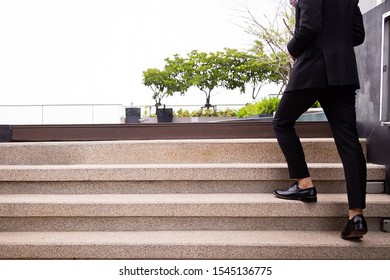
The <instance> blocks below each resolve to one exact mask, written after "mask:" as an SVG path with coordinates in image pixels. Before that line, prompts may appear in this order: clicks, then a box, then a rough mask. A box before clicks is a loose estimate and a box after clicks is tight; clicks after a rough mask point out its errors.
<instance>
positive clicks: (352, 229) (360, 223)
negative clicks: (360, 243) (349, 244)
mask: <svg viewBox="0 0 390 280" xmlns="http://www.w3.org/2000/svg"><path fill="white" fill-rule="evenodd" d="M366 233H367V223H366V220H365V219H364V217H363V215H361V214H358V215H356V216H355V217H353V218H352V219H351V220H348V223H347V225H346V226H345V228H344V229H343V231H342V232H341V238H342V239H352V240H353V239H360V238H362V237H363V235H365V234H366Z"/></svg>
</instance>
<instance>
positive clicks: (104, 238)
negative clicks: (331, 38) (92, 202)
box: [0, 231, 390, 260]
mask: <svg viewBox="0 0 390 280" xmlns="http://www.w3.org/2000/svg"><path fill="white" fill-rule="evenodd" d="M339 234H340V232H339V231H328V232H322V231H317V232H316V231H310V232H305V231H289V232H286V231H162V232H161V231H158V232H153V231H149V232H0V259H224V260H228V259H248V260H249V259H268V260H270V259H278V260H282V259H287V260H291V259H304V260H307V259H313V260H314V259H326V260H329V259H330V260H337V259H360V260H362V259H368V260H378V259H389V258H390V236H389V235H388V234H385V233H382V232H369V233H368V234H366V235H365V236H364V238H363V240H362V241H361V242H351V241H346V240H343V239H341V238H340V237H339Z"/></svg>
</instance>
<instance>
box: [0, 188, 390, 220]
mask: <svg viewBox="0 0 390 280" xmlns="http://www.w3.org/2000/svg"><path fill="white" fill-rule="evenodd" d="M367 204H368V207H367V210H366V212H365V215H366V216H367V217H387V216H389V213H390V196H389V195H386V194H367ZM346 209H347V198H346V194H318V202H317V203H314V204H313V203H311V204H306V203H302V202H300V201H291V200H282V199H278V198H275V197H274V195H273V194H253V193H244V194H242V193H232V194H229V193H223V194H218V193H217V194H215V193H209V194H81V195H80V194H71V195H69V194H66V195H63V194H61V195H53V194H19V195H0V216H3V217H25V216H35V217H37V216H49V217H53V216H99V217H102V216H105V217H110V216H155V217H157V216H170V217H185V216H199V217H209V216H216V217H278V216H284V217H286V216H287V217H306V216H307V217H333V216H336V217H340V216H342V215H343V214H345V212H346Z"/></svg>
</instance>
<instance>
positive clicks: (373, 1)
mask: <svg viewBox="0 0 390 280" xmlns="http://www.w3.org/2000/svg"><path fill="white" fill-rule="evenodd" d="M383 2H385V0H360V1H359V6H360V10H361V11H362V13H366V12H368V11H369V10H371V9H372V8H374V7H375V6H378V5H379V4H381V3H383Z"/></svg>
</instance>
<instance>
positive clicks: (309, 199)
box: [273, 192, 317, 203]
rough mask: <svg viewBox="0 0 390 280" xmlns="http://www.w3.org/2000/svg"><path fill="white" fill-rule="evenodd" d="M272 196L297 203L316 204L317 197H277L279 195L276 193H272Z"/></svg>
mask: <svg viewBox="0 0 390 280" xmlns="http://www.w3.org/2000/svg"><path fill="white" fill-rule="evenodd" d="M273 194H274V195H275V196H276V197H277V198H281V199H287V200H299V201H302V202H307V203H316V202H317V196H306V197H286V196H282V195H279V194H277V193H276V192H273Z"/></svg>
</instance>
